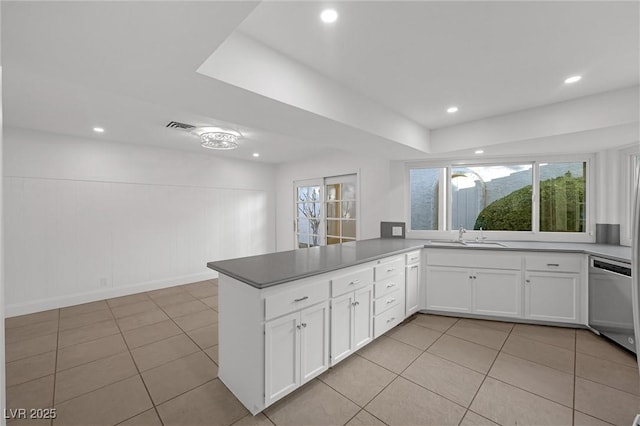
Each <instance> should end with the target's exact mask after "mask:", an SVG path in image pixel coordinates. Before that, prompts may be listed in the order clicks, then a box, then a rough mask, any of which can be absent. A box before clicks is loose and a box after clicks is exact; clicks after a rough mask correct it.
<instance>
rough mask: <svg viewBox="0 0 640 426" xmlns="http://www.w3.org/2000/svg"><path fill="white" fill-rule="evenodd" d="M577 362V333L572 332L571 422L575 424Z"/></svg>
mask: <svg viewBox="0 0 640 426" xmlns="http://www.w3.org/2000/svg"><path fill="white" fill-rule="evenodd" d="M577 363H578V333H577V332H576V331H575V330H574V332H573V407H571V408H572V410H571V424H572V425H575V424H576V372H577V369H578V368H577V367H578V366H577Z"/></svg>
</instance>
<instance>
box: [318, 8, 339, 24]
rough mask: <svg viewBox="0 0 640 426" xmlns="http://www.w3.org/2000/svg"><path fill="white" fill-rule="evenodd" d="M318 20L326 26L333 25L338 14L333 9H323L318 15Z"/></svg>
mask: <svg viewBox="0 0 640 426" xmlns="http://www.w3.org/2000/svg"><path fill="white" fill-rule="evenodd" d="M320 19H322V22H324V23H326V24H333V23H334V22H336V21H337V20H338V12H336V11H335V10H334V9H325V10H323V11H322V13H321V14H320Z"/></svg>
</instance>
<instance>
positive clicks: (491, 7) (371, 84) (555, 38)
mask: <svg viewBox="0 0 640 426" xmlns="http://www.w3.org/2000/svg"><path fill="white" fill-rule="evenodd" d="M324 6H325V3H324V2H298V3H290V2H266V3H262V4H260V5H259V6H258V7H256V9H255V10H254V11H253V12H252V13H251V14H250V15H249V17H248V18H247V19H245V20H244V21H243V22H242V24H241V25H240V27H239V30H240V31H242V32H244V33H245V34H247V35H249V36H251V37H253V38H254V39H256V40H259V41H260V42H261V43H263V44H265V45H267V46H269V47H271V48H273V49H275V50H278V51H279V52H281V53H284V54H285V55H287V56H289V57H290V58H293V59H295V60H297V61H299V62H301V63H303V64H305V65H307V66H309V67H311V68H313V69H315V70H317V71H319V72H320V73H322V74H324V75H326V76H328V77H330V78H331V79H333V80H335V81H337V82H339V83H340V84H342V85H344V86H346V87H350V88H352V89H354V90H356V91H358V92H360V93H362V94H363V95H364V96H367V97H369V98H371V99H373V100H375V101H376V102H378V103H380V104H383V105H387V106H388V107H390V108H391V109H393V110H395V111H398V112H400V113H401V114H403V115H405V116H407V117H409V118H411V119H412V120H414V121H416V122H418V123H420V124H422V125H424V126H426V127H428V128H438V127H443V126H448V125H452V124H456V123H461V122H465V121H470V120H476V119H479V118H483V117H488V116H493V115H498V114H504V113H507V112H511V111H517V110H522V109H525V108H531V107H535V106H539V105H546V104H550V103H555V102H560V101H564V100H567V99H573V98H577V97H581V96H586V95H591V94H594V93H600V92H605V91H609V90H614V89H618V88H622V87H628V86H632V85H635V84H638V77H639V76H638V61H639V60H640V58H639V52H640V44H639V37H638V36H639V34H638V11H639V8H638V2H607V1H602V2H597V1H595V2H571V1H568V2H557V1H532V2H520V1H515V2H508V1H494V2H486V1H477V2H458V1H440V2H438V1H426V2H420V1H418V2H412V1H409V2H394V1H383V2H341V3H338V4H337V5H336V7H335V8H336V10H337V11H338V13H339V20H338V21H337V22H336V23H335V24H333V25H326V24H323V23H322V22H320V20H319V19H317V18H318V15H319V14H320V12H321V11H322V9H323V7H324ZM576 74H580V75H582V76H583V81H582V82H581V83H580V84H577V85H574V86H565V85H564V84H563V81H564V79H565V78H566V77H569V76H571V75H576ZM450 105H457V106H459V108H460V111H459V112H458V113H457V114H453V115H452V114H448V113H447V112H446V109H447V107H449V106H450Z"/></svg>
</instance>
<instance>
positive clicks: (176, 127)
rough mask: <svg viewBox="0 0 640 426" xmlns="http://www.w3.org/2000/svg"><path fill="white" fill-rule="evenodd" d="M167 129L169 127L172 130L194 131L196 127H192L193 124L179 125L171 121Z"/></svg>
mask: <svg viewBox="0 0 640 426" xmlns="http://www.w3.org/2000/svg"><path fill="white" fill-rule="evenodd" d="M165 127H168V128H170V129H182V130H190V129H193V128H194V127H195V126H192V125H191V124H184V123H179V122H177V121H170V122H169V124H167V125H166V126H165Z"/></svg>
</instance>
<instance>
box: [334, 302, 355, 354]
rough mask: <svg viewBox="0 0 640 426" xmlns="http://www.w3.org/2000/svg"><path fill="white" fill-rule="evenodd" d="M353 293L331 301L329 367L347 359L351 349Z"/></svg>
mask: <svg viewBox="0 0 640 426" xmlns="http://www.w3.org/2000/svg"><path fill="white" fill-rule="evenodd" d="M353 303H354V293H349V294H345V295H344V296H341V297H337V298H335V299H333V300H332V301H331V365H335V364H336V363H338V362H339V361H341V360H343V359H344V358H345V357H347V356H348V355H349V354H350V353H351V350H352V348H353V346H354V345H353V340H352V339H353V335H352V333H351V328H352V323H353V314H354V309H353V305H352V304H353Z"/></svg>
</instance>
